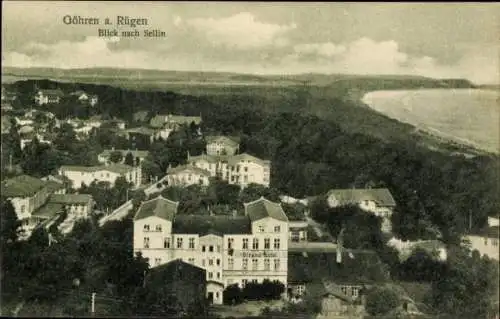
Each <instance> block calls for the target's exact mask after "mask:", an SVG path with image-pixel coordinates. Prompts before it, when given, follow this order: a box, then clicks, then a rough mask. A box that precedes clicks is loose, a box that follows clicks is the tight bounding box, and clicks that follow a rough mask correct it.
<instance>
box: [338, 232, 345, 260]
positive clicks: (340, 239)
mask: <svg viewBox="0 0 500 319" xmlns="http://www.w3.org/2000/svg"><path fill="white" fill-rule="evenodd" d="M343 250H344V227H342V229H341V230H340V233H339V235H338V236H337V264H341V263H342V252H343Z"/></svg>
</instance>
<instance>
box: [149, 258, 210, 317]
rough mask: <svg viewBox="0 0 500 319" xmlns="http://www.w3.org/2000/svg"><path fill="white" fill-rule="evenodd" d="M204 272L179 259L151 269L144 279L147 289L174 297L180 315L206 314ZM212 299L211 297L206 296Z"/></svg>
mask: <svg viewBox="0 0 500 319" xmlns="http://www.w3.org/2000/svg"><path fill="white" fill-rule="evenodd" d="M205 273H206V271H205V269H203V268H200V267H197V266H194V265H192V264H189V263H187V262H184V261H182V260H180V259H175V260H172V261H170V262H168V263H165V264H163V265H161V266H158V267H155V268H153V269H151V270H150V271H149V272H148V274H147V276H146V279H145V286H146V288H148V289H154V290H163V291H165V292H168V293H167V294H172V295H174V296H175V298H176V301H177V302H178V306H180V311H181V313H193V310H195V309H196V313H198V314H204V313H206V306H207V302H206V299H207V294H206V291H207V282H206V274H205ZM208 297H212V296H208Z"/></svg>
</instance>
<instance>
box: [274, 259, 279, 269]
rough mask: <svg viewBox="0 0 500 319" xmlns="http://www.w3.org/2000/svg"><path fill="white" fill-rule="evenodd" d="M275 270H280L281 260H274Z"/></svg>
mask: <svg viewBox="0 0 500 319" xmlns="http://www.w3.org/2000/svg"><path fill="white" fill-rule="evenodd" d="M274 270H280V260H279V259H275V260H274Z"/></svg>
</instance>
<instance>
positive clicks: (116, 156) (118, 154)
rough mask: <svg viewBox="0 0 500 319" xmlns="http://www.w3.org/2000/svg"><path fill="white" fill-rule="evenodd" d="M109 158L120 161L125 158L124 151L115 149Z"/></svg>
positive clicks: (112, 160)
mask: <svg viewBox="0 0 500 319" xmlns="http://www.w3.org/2000/svg"><path fill="white" fill-rule="evenodd" d="M109 160H110V161H111V162H113V163H120V162H121V161H122V160H123V155H122V152H120V151H113V152H111V153H110V154H109Z"/></svg>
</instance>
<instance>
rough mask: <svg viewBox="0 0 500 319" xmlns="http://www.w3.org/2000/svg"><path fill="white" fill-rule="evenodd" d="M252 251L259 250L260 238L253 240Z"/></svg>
mask: <svg viewBox="0 0 500 319" xmlns="http://www.w3.org/2000/svg"><path fill="white" fill-rule="evenodd" d="M252 249H254V250H256V249H259V239H258V238H254V239H253V240H252Z"/></svg>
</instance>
